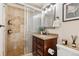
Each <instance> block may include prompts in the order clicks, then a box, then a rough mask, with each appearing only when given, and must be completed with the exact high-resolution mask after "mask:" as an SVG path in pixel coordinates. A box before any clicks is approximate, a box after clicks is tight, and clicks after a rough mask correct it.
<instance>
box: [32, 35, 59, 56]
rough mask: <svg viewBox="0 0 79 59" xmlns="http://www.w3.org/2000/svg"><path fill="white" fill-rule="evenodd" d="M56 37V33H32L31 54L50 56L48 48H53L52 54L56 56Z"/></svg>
mask: <svg viewBox="0 0 79 59" xmlns="http://www.w3.org/2000/svg"><path fill="white" fill-rule="evenodd" d="M57 37H58V35H56V34H55V35H41V34H33V38H32V39H33V40H32V54H33V55H34V56H51V54H49V53H48V49H49V48H51V49H53V50H54V54H53V56H57V47H56V44H57Z"/></svg>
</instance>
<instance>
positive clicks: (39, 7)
mask: <svg viewBox="0 0 79 59" xmlns="http://www.w3.org/2000/svg"><path fill="white" fill-rule="evenodd" d="M27 4H28V5H31V6H32V7H36V8H38V9H42V8H43V7H44V6H45V5H47V4H49V3H27Z"/></svg>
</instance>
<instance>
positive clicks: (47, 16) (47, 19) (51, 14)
mask: <svg viewBox="0 0 79 59" xmlns="http://www.w3.org/2000/svg"><path fill="white" fill-rule="evenodd" d="M55 14H56V6H55V4H54V5H53V7H52V8H51V9H49V8H48V10H47V11H45V13H43V27H45V28H53V21H54V20H55V18H56V16H55Z"/></svg>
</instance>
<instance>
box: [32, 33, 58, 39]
mask: <svg viewBox="0 0 79 59" xmlns="http://www.w3.org/2000/svg"><path fill="white" fill-rule="evenodd" d="M33 36H36V37H38V38H40V39H43V40H48V39H52V38H57V37H58V36H57V35H56V34H55V35H41V34H33Z"/></svg>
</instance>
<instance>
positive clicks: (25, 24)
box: [3, 4, 27, 56]
mask: <svg viewBox="0 0 79 59" xmlns="http://www.w3.org/2000/svg"><path fill="white" fill-rule="evenodd" d="M7 6H15V7H18V8H23V7H22V6H20V5H17V4H3V10H4V11H3V18H4V20H5V39H4V42H3V44H4V50H3V55H4V56H5V55H6V51H7V50H6V44H7V42H6V38H7V25H8V24H7V21H6V7H7ZM23 9H24V41H26V30H27V29H26V28H27V9H26V7H25V6H24V8H23ZM25 52H26V51H25V42H24V54H25Z"/></svg>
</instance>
